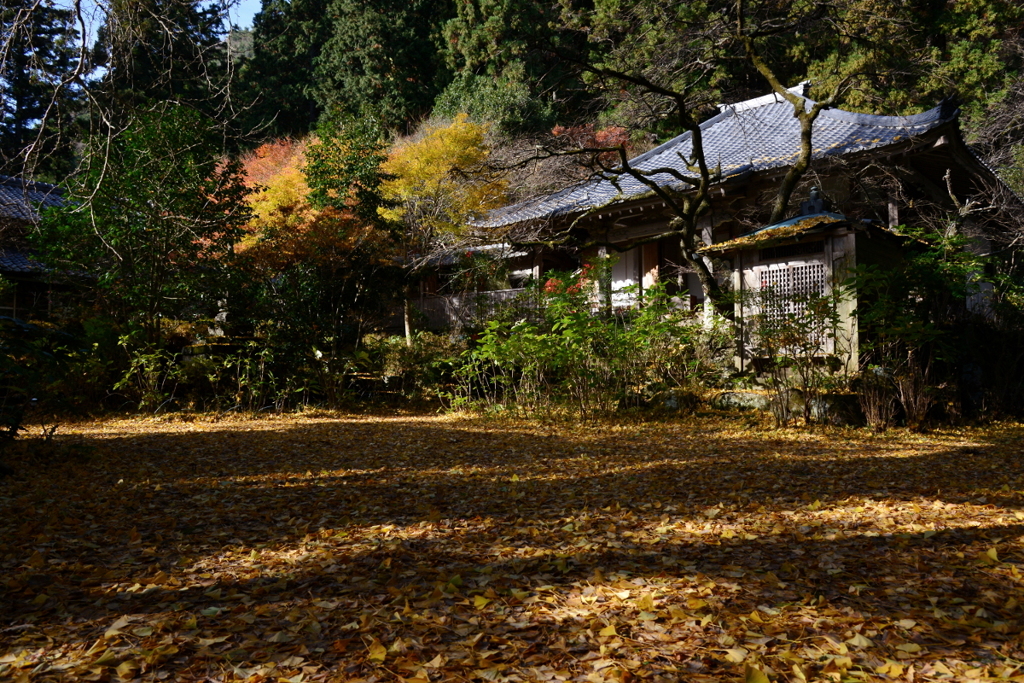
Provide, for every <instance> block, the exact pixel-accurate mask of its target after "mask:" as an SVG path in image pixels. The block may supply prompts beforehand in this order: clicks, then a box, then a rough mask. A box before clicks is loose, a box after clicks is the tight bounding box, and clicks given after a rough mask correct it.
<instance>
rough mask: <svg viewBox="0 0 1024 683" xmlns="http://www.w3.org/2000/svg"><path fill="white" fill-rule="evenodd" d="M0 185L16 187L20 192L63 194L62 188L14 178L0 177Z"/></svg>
mask: <svg viewBox="0 0 1024 683" xmlns="http://www.w3.org/2000/svg"><path fill="white" fill-rule="evenodd" d="M0 185H2V186H4V187H16V188H18V189H20V190H34V191H36V192H45V193H51V192H52V193H54V194H58V195H63V194H64V188H62V187H60V186H59V185H53V184H51V183H44V182H41V181H38V180H25V179H24V178H18V177H16V176H9V175H0Z"/></svg>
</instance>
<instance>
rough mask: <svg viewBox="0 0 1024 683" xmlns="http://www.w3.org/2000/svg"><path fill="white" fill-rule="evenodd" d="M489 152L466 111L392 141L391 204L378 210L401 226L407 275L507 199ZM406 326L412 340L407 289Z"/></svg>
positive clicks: (481, 128)
mask: <svg viewBox="0 0 1024 683" xmlns="http://www.w3.org/2000/svg"><path fill="white" fill-rule="evenodd" d="M490 153H491V148H490V145H489V144H488V142H487V126H486V125H482V124H479V123H475V122H473V121H470V120H469V117H468V116H467V115H466V114H459V115H458V116H456V117H455V119H454V120H453V121H451V122H448V123H445V124H438V123H436V122H433V123H428V124H427V125H426V126H424V128H423V129H422V130H421V131H420V132H419V133H418V134H417V135H414V136H411V137H409V138H406V139H401V140H398V141H397V142H396V143H395V144H394V145H393V146H392V148H391V151H390V152H389V154H388V159H387V161H385V162H384V164H383V168H382V170H383V171H384V173H385V174H386V176H385V177H386V180H385V181H384V183H383V185H382V187H381V193H382V195H383V197H384V198H385V199H386V200H387V201H388V202H389V204H390V205H389V206H384V207H381V208H380V209H378V211H379V212H380V214H381V215H382V216H383V217H384V218H387V219H388V220H392V221H395V222H398V223H401V224H402V225H403V226H404V228H405V230H404V240H405V252H406V253H405V261H406V264H407V268H408V270H409V272H410V275H412V273H413V272H414V271H415V270H417V269H418V268H419V267H420V266H422V265H423V264H425V263H427V262H429V260H430V256H431V255H436V254H438V253H442V252H444V251H445V250H448V249H452V248H453V247H454V248H457V247H458V246H459V245H460V244H461V243H464V242H465V240H466V238H467V237H469V236H470V226H471V223H472V221H473V220H474V219H476V218H481V217H483V216H484V214H486V213H487V211H489V210H491V209H495V208H498V207H500V206H503V205H504V204H505V203H506V202H507V196H506V192H505V191H506V187H507V182H506V181H505V180H504V179H503V178H502V177H500V176H498V175H496V174H494V173H492V172H489V171H488V168H487V160H488V157H489V156H490ZM410 280H411V278H410ZM410 287H411V283H410ZM405 331H406V339H407V341H408V342H409V343H410V344H411V343H412V328H411V322H410V315H409V296H408V295H407V296H406V301H405Z"/></svg>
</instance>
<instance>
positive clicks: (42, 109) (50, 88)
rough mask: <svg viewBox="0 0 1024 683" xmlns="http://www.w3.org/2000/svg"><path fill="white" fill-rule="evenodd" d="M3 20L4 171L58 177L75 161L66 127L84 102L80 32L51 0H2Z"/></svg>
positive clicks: (0, 114) (0, 103) (0, 99)
mask: <svg viewBox="0 0 1024 683" xmlns="http://www.w3.org/2000/svg"><path fill="white" fill-rule="evenodd" d="M0 25H2V26H3V42H2V44H0V47H2V51H0V54H2V57H3V58H2V59H0V158H2V164H3V171H4V172H6V173H7V174H9V175H22V174H25V173H27V172H31V173H33V174H35V175H37V176H39V175H43V176H50V177H51V179H55V176H57V177H59V176H60V175H61V174H62V173H63V172H65V171H66V170H67V169H68V168H69V165H70V163H71V156H72V155H71V140H70V139H69V136H68V135H67V133H68V131H67V130H65V129H66V128H68V127H69V124H70V120H71V116H72V112H73V109H74V108H75V106H76V105H77V104H78V103H79V102H80V89H79V87H78V79H76V78H75V75H76V74H75V69H76V66H77V64H78V52H77V45H76V43H77V41H78V32H77V31H76V30H75V28H74V23H73V15H72V12H71V11H70V10H67V9H63V8H60V7H57V6H55V5H54V4H53V3H52V2H50V1H49V0H47V1H45V2H40V3H38V4H37V3H35V2H33V0H0ZM62 133H63V135H62Z"/></svg>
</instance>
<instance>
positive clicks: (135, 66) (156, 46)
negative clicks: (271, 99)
mask: <svg viewBox="0 0 1024 683" xmlns="http://www.w3.org/2000/svg"><path fill="white" fill-rule="evenodd" d="M223 37H224V27H223V22H222V15H221V8H219V7H218V6H211V7H204V3H202V2H200V1H199V0H110V4H109V6H108V11H107V18H106V21H105V23H104V24H103V25H102V26H101V27H100V30H99V31H98V34H97V40H96V46H95V48H94V55H93V60H94V62H95V64H96V66H97V67H100V68H103V69H105V70H106V73H105V75H104V76H103V78H102V79H101V80H100V81H99V82H98V83H97V84H95V86H94V88H93V90H94V92H95V95H96V97H97V101H98V102H99V103H100V104H101V105H103V106H105V108H106V112H105V117H106V118H107V119H108V120H111V121H113V122H114V123H115V124H118V123H124V122H127V121H129V120H130V119H131V117H132V113H133V112H135V111H138V110H139V109H140V108H144V107H145V106H146V105H147V103H149V102H154V101H155V102H165V101H170V102H178V103H188V104H191V105H192V106H195V107H198V108H199V109H201V110H202V111H203V112H204V113H206V114H207V115H210V116H214V117H215V118H222V115H223V114H224V103H225V101H226V96H227V79H228V62H227V52H226V45H225V43H224V40H223Z"/></svg>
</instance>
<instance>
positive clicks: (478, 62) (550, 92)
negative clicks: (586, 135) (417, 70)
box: [435, 0, 595, 133]
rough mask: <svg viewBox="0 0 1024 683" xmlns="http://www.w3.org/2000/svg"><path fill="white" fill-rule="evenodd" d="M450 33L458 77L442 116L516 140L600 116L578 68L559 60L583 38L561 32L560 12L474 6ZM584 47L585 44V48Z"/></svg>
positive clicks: (451, 61) (444, 99) (442, 100)
mask: <svg viewBox="0 0 1024 683" xmlns="http://www.w3.org/2000/svg"><path fill="white" fill-rule="evenodd" d="M457 10H458V13H457V16H455V17H454V18H452V19H451V20H450V21H448V22H447V23H446V24H445V26H444V38H445V40H444V48H443V55H444V58H445V60H446V62H447V64H448V66H449V68H451V69H453V70H454V73H455V78H454V80H453V81H452V83H451V84H450V85H449V86H448V87H447V88H446V89H445V91H444V92H443V93H442V94H441V95H440V96H439V97H438V99H437V103H436V106H435V113H436V114H438V115H440V116H443V117H445V118H453V117H455V116H456V115H457V114H459V113H460V112H464V113H468V114H469V115H470V116H471V117H472V118H473V119H474V120H477V121H482V122H483V121H486V122H490V123H493V124H495V125H496V126H497V127H498V129H499V130H502V131H504V132H510V133H518V132H525V131H536V130H544V129H549V128H551V126H552V125H554V124H555V123H557V122H565V121H566V119H576V118H578V117H579V116H580V115H581V114H582V115H584V116H586V115H587V114H589V115H591V116H593V114H594V113H595V112H594V111H593V109H592V108H591V107H588V106H586V105H587V103H589V102H592V101H593V97H591V96H589V95H587V94H586V93H585V92H584V89H583V88H582V86H583V84H582V82H581V81H580V79H579V78H578V77H577V74H575V73H574V72H573V69H572V65H571V64H569V63H567V62H565V61H563V60H561V59H559V58H558V55H559V53H560V52H562V51H564V50H565V48H566V47H567V46H568V45H576V46H577V47H578V45H579V43H580V40H579V37H578V36H574V35H571V34H568V33H566V32H562V31H560V30H559V29H558V25H559V21H558V20H559V15H558V11H559V9H558V6H557V5H556V4H554V3H544V2H540V3H538V2H529V1H527V0H467V1H465V2H460V3H458V6H457ZM584 43H585V41H584Z"/></svg>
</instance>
